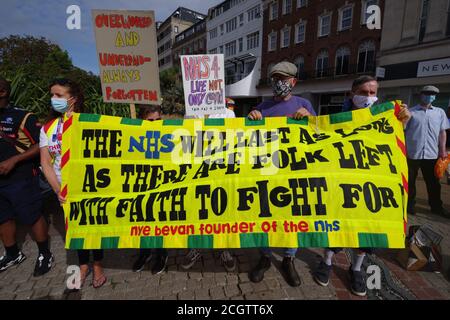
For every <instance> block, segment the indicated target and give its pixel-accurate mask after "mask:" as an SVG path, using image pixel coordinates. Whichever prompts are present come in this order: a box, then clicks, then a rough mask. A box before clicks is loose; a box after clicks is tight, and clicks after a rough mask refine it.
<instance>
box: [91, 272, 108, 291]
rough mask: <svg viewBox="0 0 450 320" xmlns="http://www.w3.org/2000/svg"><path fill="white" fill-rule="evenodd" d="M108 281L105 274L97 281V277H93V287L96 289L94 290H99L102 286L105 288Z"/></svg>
mask: <svg viewBox="0 0 450 320" xmlns="http://www.w3.org/2000/svg"><path fill="white" fill-rule="evenodd" d="M106 281H108V279H107V278H106V276H105V274H102V275H101V276H100V278H98V279H95V275H94V276H93V277H92V286H93V287H94V289H98V288H100V287H101V286H103V285H104V284H105V283H106Z"/></svg>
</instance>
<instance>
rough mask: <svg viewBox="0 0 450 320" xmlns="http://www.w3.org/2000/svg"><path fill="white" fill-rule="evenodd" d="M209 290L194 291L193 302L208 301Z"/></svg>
mask: <svg viewBox="0 0 450 320" xmlns="http://www.w3.org/2000/svg"><path fill="white" fill-rule="evenodd" d="M209 299H211V297H210V296H209V288H199V289H195V300H209Z"/></svg>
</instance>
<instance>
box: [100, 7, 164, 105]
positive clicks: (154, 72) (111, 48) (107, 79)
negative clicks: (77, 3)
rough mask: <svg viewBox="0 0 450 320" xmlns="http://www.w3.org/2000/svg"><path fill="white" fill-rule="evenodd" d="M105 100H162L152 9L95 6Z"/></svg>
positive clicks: (136, 101)
mask: <svg viewBox="0 0 450 320" xmlns="http://www.w3.org/2000/svg"><path fill="white" fill-rule="evenodd" d="M92 20H93V26H94V31H95V40H96V44H97V55H98V62H99V68H100V80H101V83H102V92H103V101H104V102H116V103H142V104H156V105H159V104H160V103H161V93H160V83H159V76H158V75H159V69H158V55H157V51H156V43H157V41H156V26H155V14H154V12H153V11H118V10H92Z"/></svg>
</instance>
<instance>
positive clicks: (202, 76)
mask: <svg viewBox="0 0 450 320" xmlns="http://www.w3.org/2000/svg"><path fill="white" fill-rule="evenodd" d="M180 60H181V61H180V62H181V71H182V75H183V89H184V101H185V105H186V115H187V116H203V115H209V114H220V113H225V109H226V105H225V71H224V69H225V67H224V57H223V54H209V55H190V56H180Z"/></svg>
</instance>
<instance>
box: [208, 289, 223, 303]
mask: <svg viewBox="0 0 450 320" xmlns="http://www.w3.org/2000/svg"><path fill="white" fill-rule="evenodd" d="M209 294H210V296H211V299H213V300H220V299H224V298H225V293H224V291H223V288H222V287H215V288H211V289H209Z"/></svg>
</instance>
